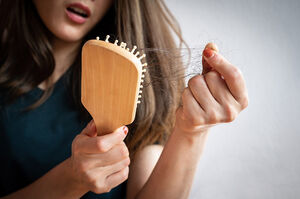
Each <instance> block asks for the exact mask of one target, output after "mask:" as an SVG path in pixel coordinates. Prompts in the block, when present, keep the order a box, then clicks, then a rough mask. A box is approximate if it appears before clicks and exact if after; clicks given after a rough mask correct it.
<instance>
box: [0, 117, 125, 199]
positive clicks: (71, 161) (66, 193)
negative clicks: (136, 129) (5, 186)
mask: <svg viewBox="0 0 300 199" xmlns="http://www.w3.org/2000/svg"><path fill="white" fill-rule="evenodd" d="M127 132H128V129H127V127H124V128H119V129H117V130H116V131H114V132H112V133H110V134H107V135H103V136H97V131H96V126H95V123H94V122H90V123H89V125H88V126H87V127H86V128H85V129H83V131H82V132H81V133H80V134H78V135H77V136H76V137H75V139H74V140H73V142H72V156H71V157H70V158H68V159H67V160H65V161H63V162H62V163H60V164H59V165H57V166H56V167H54V168H53V169H51V170H50V171H49V172H48V173H46V174H45V175H44V176H42V177H41V178H39V179H38V180H36V181H35V182H33V183H32V184H30V185H28V186H26V187H25V188H23V189H21V190H19V191H16V192H14V193H12V194H10V195H8V196H5V197H3V198H2V199H19V198H22V199H32V198H43V199H48V198H49V199H50V198H51V199H52V198H57V199H64V198H66V199H73V198H74V199H75V198H80V197H81V196H82V195H84V194H85V193H86V192H88V191H93V192H94V193H97V194H100V193H104V192H108V191H109V190H110V189H111V188H113V187H115V186H117V185H119V184H120V183H122V182H124V181H125V180H126V179H127V176H128V165H129V163H130V160H129V157H128V156H129V152H128V149H127V147H126V145H125V143H124V142H123V140H124V138H125V137H126V134H127Z"/></svg>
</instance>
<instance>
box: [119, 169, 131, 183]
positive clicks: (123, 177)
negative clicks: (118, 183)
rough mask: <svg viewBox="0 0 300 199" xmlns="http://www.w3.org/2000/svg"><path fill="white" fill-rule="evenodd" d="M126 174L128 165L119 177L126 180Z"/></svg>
mask: <svg viewBox="0 0 300 199" xmlns="http://www.w3.org/2000/svg"><path fill="white" fill-rule="evenodd" d="M128 174H129V167H128V166H127V167H126V168H125V169H124V170H123V171H122V172H121V178H122V181H123V180H126V179H127V178H128Z"/></svg>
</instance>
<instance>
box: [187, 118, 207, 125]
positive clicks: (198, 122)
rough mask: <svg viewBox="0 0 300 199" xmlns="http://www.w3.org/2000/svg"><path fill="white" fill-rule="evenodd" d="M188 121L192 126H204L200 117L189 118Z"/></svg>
mask: <svg viewBox="0 0 300 199" xmlns="http://www.w3.org/2000/svg"><path fill="white" fill-rule="evenodd" d="M189 121H190V123H191V125H192V126H200V125H202V124H204V121H203V119H202V117H200V116H198V117H190V118H189Z"/></svg>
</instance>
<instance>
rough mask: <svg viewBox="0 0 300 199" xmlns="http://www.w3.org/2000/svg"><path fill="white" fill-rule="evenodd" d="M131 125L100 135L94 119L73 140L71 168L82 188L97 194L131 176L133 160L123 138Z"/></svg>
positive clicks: (106, 190)
mask: <svg viewBox="0 0 300 199" xmlns="http://www.w3.org/2000/svg"><path fill="white" fill-rule="evenodd" d="M127 132H128V128H127V127H126V126H124V127H120V128H119V129H117V130H116V131H114V132H112V133H110V134H107V135H103V136H97V130H96V126H95V123H94V122H93V120H92V121H91V122H90V123H89V124H88V125H87V127H86V128H85V129H84V130H83V131H82V132H81V133H80V134H79V135H77V136H76V137H75V139H74V140H73V143H72V156H71V158H70V169H71V171H72V172H70V173H73V179H74V180H75V181H76V182H77V183H78V184H80V185H81V188H83V189H84V190H86V192H87V191H92V192H95V193H97V194H100V193H104V192H109V191H110V190H111V189H112V188H113V187H116V186H117V185H119V184H121V183H122V182H124V181H125V180H126V179H127V178H128V171H129V168H128V165H129V163H130V159H129V152H128V149H127V147H126V145H125V143H124V142H123V140H124V138H125V137H126V134H127Z"/></svg>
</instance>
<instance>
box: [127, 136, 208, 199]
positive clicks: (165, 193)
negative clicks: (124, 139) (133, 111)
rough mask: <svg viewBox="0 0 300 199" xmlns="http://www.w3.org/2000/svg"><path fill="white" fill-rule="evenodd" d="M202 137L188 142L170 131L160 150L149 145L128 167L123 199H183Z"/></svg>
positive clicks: (188, 186) (189, 184) (190, 184)
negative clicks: (128, 171)
mask: <svg viewBox="0 0 300 199" xmlns="http://www.w3.org/2000/svg"><path fill="white" fill-rule="evenodd" d="M206 137H207V132H203V133H201V134H199V135H198V137H195V138H194V139H188V138H187V137H186V136H182V134H181V133H180V132H178V131H176V130H174V132H173V133H172V135H171V136H170V138H169V140H168V142H167V143H166V145H165V147H164V148H163V147H162V146H155V145H152V146H147V147H146V148H145V149H143V150H142V151H141V152H139V153H137V155H136V157H135V161H134V162H132V164H131V166H130V171H132V172H130V174H129V178H128V191H127V194H128V195H127V198H128V199H133V198H135V197H134V196H136V198H143V199H147V198H172V199H173V198H187V197H188V195H189V192H190V189H191V186H192V181H193V178H194V174H195V171H196V166H197V162H198V161H199V159H200V157H201V154H202V151H203V148H204V145H205V140H206ZM161 152H162V153H161ZM160 154H161V156H160V157H159V155H160ZM187 154H188V155H187ZM156 162H157V164H156ZM155 164H156V166H155ZM154 167H155V168H154ZM153 168H154V170H153ZM152 170H153V172H152ZM151 172H152V174H151ZM150 175H151V177H150V178H149V176H150ZM143 185H144V186H143ZM138 190H140V192H138ZM137 193H138V195H137Z"/></svg>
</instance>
